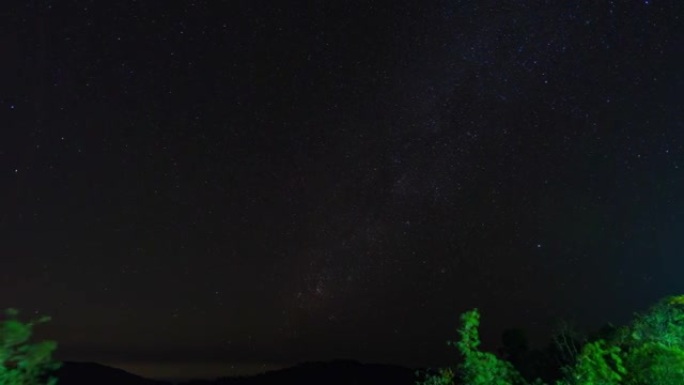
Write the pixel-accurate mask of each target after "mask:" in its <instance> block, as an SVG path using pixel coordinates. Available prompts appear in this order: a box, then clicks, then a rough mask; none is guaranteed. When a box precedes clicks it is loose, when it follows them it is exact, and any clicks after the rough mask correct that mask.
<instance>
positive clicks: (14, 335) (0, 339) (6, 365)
mask: <svg viewBox="0 0 684 385" xmlns="http://www.w3.org/2000/svg"><path fill="white" fill-rule="evenodd" d="M18 313H19V312H18V311H17V310H15V309H7V310H6V311H5V314H6V316H7V319H6V320H5V321H3V322H2V323H1V324H0V385H38V384H42V383H43V382H44V379H45V378H44V377H45V375H47V374H49V372H50V371H53V370H57V369H59V368H60V367H61V363H59V362H56V361H53V360H52V352H53V351H54V350H55V349H56V348H57V343H56V342H54V341H43V342H39V343H34V344H30V343H28V341H29V339H30V338H31V333H32V328H33V326H34V325H36V324H38V323H43V322H47V321H49V320H50V317H42V318H40V319H38V320H34V321H32V322H29V323H28V324H24V323H22V322H21V321H19V320H17V315H18ZM56 383H57V379H56V378H54V377H49V378H48V379H47V384H48V385H55V384H56Z"/></svg>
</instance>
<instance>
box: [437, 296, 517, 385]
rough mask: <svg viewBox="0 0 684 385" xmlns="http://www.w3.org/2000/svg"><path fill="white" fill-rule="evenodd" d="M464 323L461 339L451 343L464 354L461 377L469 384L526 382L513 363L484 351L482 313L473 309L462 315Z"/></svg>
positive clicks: (492, 384)
mask: <svg viewBox="0 0 684 385" xmlns="http://www.w3.org/2000/svg"><path fill="white" fill-rule="evenodd" d="M461 321H462V323H463V325H462V327H461V329H460V330H459V334H460V336H461V339H460V341H458V342H456V343H454V342H451V343H450V345H452V346H456V347H457V348H458V350H459V351H460V353H461V355H462V356H463V362H462V363H461V364H460V365H459V370H460V373H461V377H462V378H461V379H462V380H463V383H465V384H468V385H514V384H524V383H525V380H524V379H523V377H522V376H521V375H520V373H518V372H517V371H516V370H515V368H514V367H513V365H512V364H511V363H510V362H508V361H504V360H501V359H499V358H497V357H496V356H495V355H494V354H491V353H487V352H482V351H480V350H479V349H478V348H479V346H480V336H479V332H478V327H479V325H480V313H479V311H478V309H473V310H471V311H469V312H466V313H464V314H463V315H462V316H461Z"/></svg>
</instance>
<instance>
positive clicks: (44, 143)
mask: <svg viewBox="0 0 684 385" xmlns="http://www.w3.org/2000/svg"><path fill="white" fill-rule="evenodd" d="M0 17H1V18H2V23H0V52H1V57H2V59H1V60H0V76H1V78H0V79H1V84H0V187H1V189H0V194H2V195H1V196H0V226H1V227H0V230H1V231H0V256H1V257H2V265H3V268H2V269H1V270H0V305H1V306H2V307H3V308H7V307H16V308H18V309H20V311H21V313H20V315H23V316H24V317H25V318H31V317H33V316H34V315H37V314H41V315H42V314H47V315H50V316H52V317H53V320H52V321H51V322H50V323H48V324H46V325H41V326H39V327H37V328H36V336H37V337H39V338H47V339H53V340H56V341H57V342H58V343H59V348H58V351H57V357H58V358H59V359H63V360H86V361H96V362H102V363H109V364H113V365H114V364H115V365H118V366H119V367H122V368H125V369H128V370H131V371H135V372H136V373H141V374H144V375H147V376H151V377H155V376H156V377H163V376H170V374H169V373H171V372H170V371H171V370H172V368H176V369H175V370H180V369H178V368H184V369H183V370H185V375H196V376H202V375H209V374H208V373H209V372H210V371H212V372H211V373H215V372H220V374H231V373H244V372H255V371H259V370H265V369H268V368H275V367H279V366H287V365H291V364H294V363H298V362H303V361H309V360H329V359H334V358H351V359H356V360H359V361H361V362H375V363H395V364H401V365H408V366H412V367H417V366H444V365H448V364H451V363H454V362H455V360H456V358H457V352H456V350H455V349H454V348H452V347H448V346H446V343H445V342H446V341H447V340H455V339H456V338H457V336H458V334H457V328H458V326H459V315H460V314H461V313H462V312H464V311H466V310H469V309H471V308H473V307H478V308H480V310H481V313H482V328H481V332H482V338H483V340H484V348H486V349H495V348H496V346H497V344H498V340H499V336H500V333H501V332H502V331H503V330H504V329H505V328H508V327H524V328H526V329H527V330H528V333H529V334H530V337H531V339H532V341H533V342H534V343H535V344H538V345H541V344H542V343H545V342H546V341H547V340H548V337H549V331H550V330H551V328H552V326H553V325H554V322H555V321H556V320H558V319H559V318H565V319H571V320H574V321H576V323H577V324H578V325H581V326H583V327H587V328H591V329H593V328H596V327H598V326H600V325H602V324H604V323H605V322H608V321H613V322H616V323H623V322H626V321H627V320H628V319H629V318H630V317H631V315H632V313H633V312H636V311H641V310H644V309H645V308H646V307H647V306H649V305H650V304H652V303H653V302H655V301H656V300H658V299H659V298H661V297H662V296H665V295H670V294H676V293H681V292H683V291H684V283H683V282H682V279H681V276H682V269H684V260H683V257H684V241H683V239H684V238H683V237H684V222H683V221H682V218H683V217H684V173H683V171H684V170H683V168H684V120H683V117H684V107H683V105H684V103H682V100H683V99H682V97H683V91H684V71H683V69H684V55H683V51H684V39H683V38H682V37H683V36H684V28H682V25H683V20H682V17H684V2H682V1H680V0H672V1H658V0H650V1H649V0H624V1H622V0H621V1H617V0H616V1H595V0H580V1H565V2H564V1H555V0H554V1H551V0H548V1H518V0H516V1H513V0H497V1H494V0H478V1H454V0H451V1H446V0H442V1H439V0H437V1H413V0H412V1H405V0H394V1H311V2H297V1H291V2H285V1H280V2H275V1H271V2H269V1H263V2H261V1H251V0H250V1H247V0H244V1H126V0H120V1H119V0H117V1H107V2H105V1H71V0H70V1H24V2H18V5H14V6H8V7H5V8H4V10H3V11H1V12H0ZM190 373H192V374H190ZM174 375H178V374H177V373H175V374H174Z"/></svg>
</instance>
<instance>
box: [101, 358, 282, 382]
mask: <svg viewBox="0 0 684 385" xmlns="http://www.w3.org/2000/svg"><path fill="white" fill-rule="evenodd" d="M102 364H103V365H106V366H111V367H114V368H118V369H122V370H125V371H127V372H129V373H132V374H136V375H138V376H142V377H145V378H149V379H155V380H191V379H215V378H219V377H238V376H250V375H255V374H259V373H264V372H268V371H271V370H278V369H282V368H285V367H289V366H292V365H291V364H275V363H231V362H103V363H102Z"/></svg>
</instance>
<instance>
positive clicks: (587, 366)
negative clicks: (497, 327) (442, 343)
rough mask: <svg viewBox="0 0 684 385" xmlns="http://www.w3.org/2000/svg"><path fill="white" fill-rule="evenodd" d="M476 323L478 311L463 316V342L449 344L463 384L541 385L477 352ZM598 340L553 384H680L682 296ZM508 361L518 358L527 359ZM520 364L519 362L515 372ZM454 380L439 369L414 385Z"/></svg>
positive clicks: (683, 367)
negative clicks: (455, 352)
mask: <svg viewBox="0 0 684 385" xmlns="http://www.w3.org/2000/svg"><path fill="white" fill-rule="evenodd" d="M479 319H480V314H479V312H478V310H477V309H474V310H471V311H468V312H466V313H464V314H463V315H462V316H461V321H462V327H461V329H460V330H459V334H460V337H461V340H460V341H459V342H456V343H449V344H450V345H453V346H456V347H457V348H458V349H459V351H460V353H461V355H462V356H463V362H462V363H461V364H460V365H459V366H458V372H457V374H458V376H459V377H460V379H461V383H462V384H463V385H485V384H487V385H542V384H543V383H544V382H543V381H542V380H540V379H539V378H535V379H534V380H533V381H529V380H527V379H526V378H524V377H523V376H522V375H521V374H520V373H519V372H518V371H517V370H516V369H515V367H514V366H513V364H511V363H510V362H508V361H506V360H503V359H501V358H498V357H497V356H495V355H494V354H491V353H486V352H481V351H480V350H478V347H479V345H480V339H479V335H478V326H479ZM596 336H601V337H603V338H596V339H591V340H590V341H586V343H585V344H584V346H583V347H582V348H581V349H580V350H579V351H574V350H573V352H571V353H572V355H571V356H572V357H573V360H574V362H573V363H571V364H567V365H565V366H563V368H562V373H563V378H562V379H559V380H555V385H682V384H684V295H680V296H671V297H666V298H664V299H662V300H661V301H659V302H658V303H657V304H656V305H654V306H653V307H652V308H650V309H649V310H648V311H647V312H646V313H644V314H642V315H637V316H636V317H635V319H634V321H633V322H632V323H631V324H630V325H628V326H624V327H621V328H615V327H613V326H612V325H609V327H605V326H604V328H602V330H601V331H599V332H598V333H596ZM509 337H510V339H511V341H509V344H508V345H510V346H508V350H510V351H511V352H514V351H516V350H519V351H520V352H525V351H526V349H527V347H526V344H525V343H524V342H525V341H524V338H522V337H523V336H521V335H510V336H509ZM513 337H515V338H513ZM518 345H519V346H518ZM566 345H568V344H566ZM568 346H570V345H568ZM513 347H515V349H512V348H513ZM504 352H507V350H504ZM511 352H508V353H511ZM508 356H509V357H511V358H512V357H516V358H518V359H520V357H524V356H525V355H523V354H519V355H518V356H516V355H513V354H508ZM523 365H524V363H522V362H520V363H518V366H519V367H520V366H523ZM454 377H455V376H454V373H453V372H452V371H451V370H440V371H439V373H438V375H436V376H433V377H428V378H427V379H425V380H424V381H423V382H419V383H418V384H419V385H446V384H453V382H454Z"/></svg>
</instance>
